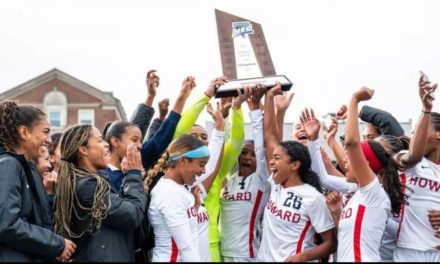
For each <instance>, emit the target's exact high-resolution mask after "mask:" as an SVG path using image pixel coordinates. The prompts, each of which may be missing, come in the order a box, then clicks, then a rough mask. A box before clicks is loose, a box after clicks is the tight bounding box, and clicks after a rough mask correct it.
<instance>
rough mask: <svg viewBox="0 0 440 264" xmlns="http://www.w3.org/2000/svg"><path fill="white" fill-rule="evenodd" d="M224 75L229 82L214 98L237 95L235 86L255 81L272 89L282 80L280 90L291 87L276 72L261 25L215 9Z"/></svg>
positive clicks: (250, 83) (289, 82)
mask: <svg viewBox="0 0 440 264" xmlns="http://www.w3.org/2000/svg"><path fill="white" fill-rule="evenodd" d="M215 15H216V21H217V32H218V38H219V44H220V54H221V60H222V68H223V75H225V76H227V77H228V79H229V82H228V83H226V84H224V85H223V86H221V87H220V88H219V89H218V90H217V93H216V95H215V97H217V98H219V97H229V96H236V95H237V89H238V88H242V87H243V86H245V85H251V86H254V85H256V84H257V83H259V84H262V85H264V86H266V87H267V88H271V87H273V86H275V84H276V82H280V83H281V88H282V90H283V91H288V90H290V88H291V87H292V82H291V81H290V80H289V79H288V78H287V77H286V76H285V75H277V74H276V72H275V67H274V66H273V63H272V58H271V57H270V53H269V49H268V47H267V43H266V40H265V38H264V34H263V29H262V27H261V25H260V24H258V23H255V22H253V21H250V20H248V19H244V18H241V17H237V16H234V15H231V14H228V13H226V12H223V11H220V10H217V9H216V10H215Z"/></svg>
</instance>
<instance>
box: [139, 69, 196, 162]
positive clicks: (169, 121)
mask: <svg viewBox="0 0 440 264" xmlns="http://www.w3.org/2000/svg"><path fill="white" fill-rule="evenodd" d="M195 86H196V84H195V82H194V78H193V77H191V76H188V77H186V78H185V80H184V81H183V83H182V89H181V90H180V94H179V97H178V98H177V100H176V103H175V104H174V107H173V111H171V113H170V114H169V115H168V117H167V118H166V119H165V121H164V122H163V123H162V125H161V126H160V128H159V130H158V131H157V132H156V133H155V134H154V136H153V137H152V138H151V139H150V140H148V141H145V142H144V143H143V144H142V148H141V155H142V164H143V166H144V168H145V170H148V169H149V168H150V167H151V166H152V165H153V164H154V163H155V162H156V161H157V160H158V159H159V158H160V155H162V153H163V152H164V151H165V149H166V148H167V147H168V145H169V144H170V143H171V140H172V139H173V134H174V131H175V130H176V126H177V123H178V122H179V120H180V114H181V112H182V109H183V107H184V105H185V102H186V100H187V99H188V97H189V95H190V94H191V91H192V89H194V87H195Z"/></svg>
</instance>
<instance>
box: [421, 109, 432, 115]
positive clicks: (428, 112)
mask: <svg viewBox="0 0 440 264" xmlns="http://www.w3.org/2000/svg"><path fill="white" fill-rule="evenodd" d="M422 113H424V114H430V113H431V111H424V110H422Z"/></svg>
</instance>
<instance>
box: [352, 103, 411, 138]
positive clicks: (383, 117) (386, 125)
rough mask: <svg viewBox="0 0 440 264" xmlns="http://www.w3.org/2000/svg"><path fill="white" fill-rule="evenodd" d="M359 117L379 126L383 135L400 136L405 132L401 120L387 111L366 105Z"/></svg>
mask: <svg viewBox="0 0 440 264" xmlns="http://www.w3.org/2000/svg"><path fill="white" fill-rule="evenodd" d="M359 118H360V119H361V120H362V121H364V122H368V123H372V124H373V125H375V126H377V127H378V128H379V129H380V132H381V134H382V135H392V136H396V137H399V136H403V135H404V134H405V132H404V131H403V129H402V127H401V126H400V124H399V122H397V120H396V119H395V118H394V116H392V115H391V114H390V113H388V112H387V111H384V110H381V109H378V108H374V107H371V106H368V105H364V106H363V107H362V109H361V112H360V113H359Z"/></svg>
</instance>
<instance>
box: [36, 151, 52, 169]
mask: <svg viewBox="0 0 440 264" xmlns="http://www.w3.org/2000/svg"><path fill="white" fill-rule="evenodd" d="M37 169H38V172H39V173H40V176H43V175H44V173H45V172H48V171H50V170H51V169H52V165H51V164H50V157H49V150H48V149H47V147H46V146H41V147H40V156H39V157H38V162H37Z"/></svg>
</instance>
